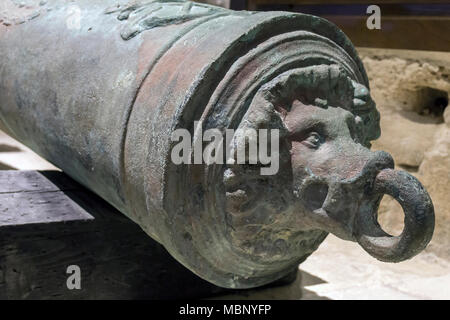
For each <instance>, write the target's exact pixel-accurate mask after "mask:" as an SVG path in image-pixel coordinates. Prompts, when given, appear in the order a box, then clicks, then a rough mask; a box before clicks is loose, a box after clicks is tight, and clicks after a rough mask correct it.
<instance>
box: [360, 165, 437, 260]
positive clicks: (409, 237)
mask: <svg viewBox="0 0 450 320" xmlns="http://www.w3.org/2000/svg"><path fill="white" fill-rule="evenodd" d="M373 191H374V192H375V193H377V194H388V195H390V196H392V197H393V198H394V199H395V200H397V201H398V203H400V205H401V206H402V208H403V211H404V213H405V219H404V223H405V226H404V229H403V231H402V233H401V234H400V235H399V236H391V235H389V234H387V233H386V232H384V231H383V229H381V227H380V225H379V223H378V222H377V213H376V212H373V211H371V210H367V211H365V210H361V212H360V214H359V215H358V217H357V218H356V219H357V221H356V222H357V229H356V230H357V234H356V240H357V241H358V243H359V244H360V245H361V246H362V247H363V248H364V250H366V251H367V252H368V253H369V254H370V255H372V256H374V257H375V258H377V259H378V260H381V261H386V262H400V261H403V260H406V259H410V258H412V257H413V256H415V255H416V254H417V253H419V252H420V251H421V250H423V249H424V248H425V247H426V246H427V244H428V243H429V242H430V240H431V238H432V235H433V230H434V208H433V203H432V202H431V199H430V196H429V195H428V193H427V191H426V190H425V189H424V187H423V186H422V184H421V183H420V182H419V180H417V179H416V178H415V177H413V176H412V175H410V174H409V173H407V172H405V171H397V170H393V169H384V170H382V171H380V172H379V173H378V175H377V176H376V179H375V184H374V189H373Z"/></svg>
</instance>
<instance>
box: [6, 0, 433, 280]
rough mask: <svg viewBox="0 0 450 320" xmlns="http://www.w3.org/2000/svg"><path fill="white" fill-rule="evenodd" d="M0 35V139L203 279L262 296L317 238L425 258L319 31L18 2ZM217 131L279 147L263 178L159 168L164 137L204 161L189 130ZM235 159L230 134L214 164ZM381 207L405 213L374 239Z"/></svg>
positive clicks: (338, 42) (334, 43) (173, 3)
mask: <svg viewBox="0 0 450 320" xmlns="http://www.w3.org/2000/svg"><path fill="white" fill-rule="evenodd" d="M7 2H8V1H7ZM22 2H24V1H22ZM8 3H9V2H8ZM11 3H13V2H12V1H11ZM2 20H3V22H2V23H1V24H0V123H1V127H2V128H3V129H4V130H5V131H6V132H7V133H8V134H10V135H11V136H13V137H15V138H16V139H17V140H19V141H21V142H23V143H24V144H25V145H27V146H29V147H30V148H31V149H33V150H34V151H36V152H37V153H38V154H40V155H41V156H42V157H44V158H45V159H47V160H49V161H51V162H52V163H54V164H55V165H56V166H58V167H59V168H61V169H62V170H63V171H64V172H65V173H67V174H68V175H69V176H71V177H72V178H73V179H75V180H77V181H78V182H80V183H81V184H83V185H84V186H86V187H87V188H89V189H91V190H92V191H94V192H95V193H97V194H98V195H100V196H101V197H102V198H103V199H105V200H107V201H108V202H109V203H111V204H112V205H113V206H115V207H116V208H117V209H118V210H120V211H121V212H122V213H124V214H125V215H126V216H128V217H129V218H130V219H132V220H133V221H135V222H136V223H137V224H139V225H140V226H141V227H142V229H143V230H144V231H145V232H146V233H147V234H148V235H150V236H151V237H152V238H153V239H155V240H157V241H158V242H160V243H161V244H162V245H164V247H165V248H166V249H167V250H168V251H169V253H170V254H171V255H172V256H173V257H175V258H176V259H177V260H178V261H180V262H181V263H182V264H183V265H184V266H186V267H187V268H189V269H190V270H192V271H193V272H194V273H196V274H197V275H199V276H200V277H202V278H204V279H206V280H208V281H210V282H212V283H215V284H217V285H219V286H222V287H228V288H248V287H255V286H260V285H264V284H267V283H270V282H273V281H275V280H277V279H280V278H282V277H283V276H285V275H287V274H288V273H289V272H291V271H292V270H293V269H296V268H297V266H298V264H299V263H301V262H302V261H304V260H305V259H306V258H307V257H308V256H309V255H310V254H311V253H312V252H314V250H316V249H317V247H318V246H319V244H320V243H321V242H322V241H323V240H324V239H325V237H326V236H327V234H328V233H329V232H331V233H333V234H335V235H337V236H339V237H340V238H343V239H346V240H351V241H357V242H358V243H359V244H360V245H361V246H362V247H363V248H364V249H365V250H366V251H367V252H369V253H370V254H371V255H372V256H374V257H375V258H377V259H379V260H382V261H388V262H398V261H402V260H405V259H408V258H411V257H412V256H414V255H415V254H417V253H418V252H420V251H421V250H423V249H424V248H425V247H426V245H427V244H428V242H429V241H430V239H431V237H432V233H433V229H434V210H433V205H432V202H431V199H430V198H429V196H428V194H427V192H426V191H425V190H424V188H423V187H422V185H421V184H420V182H419V181H418V180H417V179H415V178H414V177H412V176H411V175H409V174H408V173H406V172H403V171H397V170H394V162H393V159H392V157H391V156H390V155H389V154H387V153H385V152H381V151H377V152H372V151H370V150H369V149H370V146H371V144H370V141H372V140H374V139H377V138H378V136H379V135H380V128H379V113H378V111H377V110H376V107H375V103H374V102H373V100H372V99H371V97H370V91H369V83H368V79H367V76H366V73H365V70H364V67H363V65H362V63H361V61H360V59H359V57H358V55H357V53H356V51H355V49H354V47H353V46H352V44H351V42H350V41H349V39H348V38H347V37H346V36H345V35H344V34H343V33H342V32H341V31H340V30H339V29H338V28H337V27H336V26H335V25H333V24H332V23H330V22H328V21H326V20H324V19H321V18H318V17H314V16H310V15H305V14H294V13H288V12H259V13H257V12H247V11H241V12H237V11H232V10H227V9H223V8H218V7H214V6H209V5H205V4H199V3H193V2H189V1H187V2H185V1H179V0H169V1H128V0H127V1H125V0H122V1H112V0H111V1H99V0H94V1H88V0H82V1H77V2H76V3H73V2H70V1H54V0H50V1H34V0H29V1H25V5H23V4H22V5H17V6H16V5H10V6H9V7H8V8H7V10H6V13H5V16H3V17H2ZM196 123H197V124H198V123H201V126H198V125H197V126H196V125H195V124H196ZM213 128H214V129H215V130H218V131H219V132H226V131H227V130H238V129H244V130H246V129H255V130H260V129H267V130H274V129H276V130H278V131H277V132H279V140H277V141H278V142H279V150H278V152H277V156H278V159H279V165H278V168H277V170H276V173H275V174H272V175H263V174H261V172H260V169H261V168H262V167H265V166H266V165H265V164H263V163H261V162H259V161H256V163H254V164H244V165H241V164H236V163H233V162H227V161H225V162H223V163H218V162H213V163H195V164H190V163H175V162H174V161H172V160H173V159H172V157H171V154H172V151H173V149H174V147H175V146H177V142H176V141H174V140H173V139H172V136H173V133H174V132H175V131H176V130H178V129H184V130H187V131H188V132H189V133H190V134H191V135H190V136H191V137H192V144H193V145H194V144H196V143H200V145H202V146H203V145H207V142H205V141H204V140H202V137H201V135H199V134H198V133H199V130H200V129H202V130H207V129H213ZM236 132H237V131H236ZM247 143H248V139H247V138H246V137H245V136H240V135H237V134H235V135H233V136H232V138H231V139H230V141H227V142H226V143H225V146H224V147H229V146H230V145H232V146H234V147H236V146H238V147H239V146H243V145H244V146H245V145H246V144H247ZM233 150H234V149H233ZM190 156H191V155H189V157H190ZM231 156H232V157H233V156H234V153H233V152H231ZM384 194H389V195H391V196H392V197H394V198H395V199H396V200H397V201H398V202H399V203H400V204H401V205H402V207H403V209H404V212H405V227H404V230H403V232H402V234H401V235H399V236H391V235H389V234H387V233H386V232H384V231H383V230H382V229H381V227H380V226H379V224H378V222H377V210H378V206H379V203H380V201H381V198H382V197H383V195H384Z"/></svg>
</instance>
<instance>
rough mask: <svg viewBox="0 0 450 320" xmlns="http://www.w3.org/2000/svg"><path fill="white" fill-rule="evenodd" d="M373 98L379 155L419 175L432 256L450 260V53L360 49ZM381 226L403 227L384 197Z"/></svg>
mask: <svg viewBox="0 0 450 320" xmlns="http://www.w3.org/2000/svg"><path fill="white" fill-rule="evenodd" d="M359 53H360V56H361V58H362V59H363V63H364V65H365V67H366V70H367V73H368V76H369V80H370V85H371V92H372V96H373V97H374V99H375V101H376V103H377V106H378V109H379V111H380V113H381V132H382V134H381V137H380V139H379V140H377V141H375V142H374V144H373V149H375V150H385V151H387V152H389V153H391V154H392V156H393V157H394V159H395V161H396V166H397V167H398V168H399V169H403V170H406V171H408V172H410V173H411V174H413V175H415V176H416V177H417V178H418V179H419V180H420V181H421V182H422V183H423V184H424V185H425V187H426V188H427V190H428V192H429V193H430V196H431V198H432V200H433V203H434V207H435V214H436V229H435V233H434V237H433V240H432V241H431V243H430V245H429V247H428V248H427V250H428V251H431V252H434V253H436V254H437V255H439V256H443V257H445V258H450V249H449V248H450V228H449V226H450V108H446V106H447V104H448V96H449V94H450V53H438V52H421V51H420V52H419V51H403V50H382V49H359ZM380 223H381V224H382V226H383V227H384V228H385V229H386V230H387V231H390V232H391V233H394V234H399V233H400V232H401V230H402V228H403V213H402V210H401V208H400V206H399V205H398V204H397V202H395V201H394V200H392V199H391V198H389V197H385V198H384V199H383V201H382V204H381V208H380Z"/></svg>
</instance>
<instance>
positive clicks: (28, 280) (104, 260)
mask: <svg viewBox="0 0 450 320" xmlns="http://www.w3.org/2000/svg"><path fill="white" fill-rule="evenodd" d="M70 265H77V266H79V267H80V269H81V289H80V290H76V289H74V290H69V289H68V288H67V285H66V281H67V279H68V277H69V276H70V274H67V273H66V271H67V267H68V266H70ZM226 292H229V291H228V290H225V289H222V288H219V287H217V286H214V285H212V284H210V283H208V282H206V281H204V280H202V279H200V278H199V277H197V276H196V275H195V274H193V273H192V272H190V271H189V270H188V269H186V268H185V267H183V266H182V265H181V264H179V263H178V262H177V261H176V260H174V259H173V258H172V257H171V256H170V255H169V254H168V253H167V252H166V250H165V249H164V248H163V247H162V246H161V245H160V244H158V243H157V242H155V241H154V240H152V239H151V238H150V237H149V236H148V235H146V234H145V233H144V232H143V231H142V230H141V229H140V227H139V226H138V225H136V224H135V223H133V222H132V221H131V220H129V219H128V218H126V217H125V216H123V215H122V214H121V213H119V212H118V211H117V210H115V209H114V208H113V207H111V206H110V205H108V204H107V203H106V202H105V201H103V200H102V199H100V198H99V197H97V196H96V195H95V194H93V193H91V192H89V191H88V190H86V189H85V188H83V187H82V186H80V185H78V184H77V183H76V182H74V181H73V180H71V179H70V178H68V177H67V176H66V175H64V174H63V173H61V172H57V171H48V172H37V171H0V299H177V298H200V297H210V296H213V295H217V294H222V293H226Z"/></svg>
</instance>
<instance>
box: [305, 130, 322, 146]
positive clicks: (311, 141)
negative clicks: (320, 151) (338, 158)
mask: <svg viewBox="0 0 450 320" xmlns="http://www.w3.org/2000/svg"><path fill="white" fill-rule="evenodd" d="M321 142H322V137H321V136H320V135H319V134H318V133H317V132H311V133H310V134H308V136H307V137H306V139H305V140H303V143H304V144H306V145H307V146H308V147H310V148H314V149H317V148H318V147H319V146H320V144H321Z"/></svg>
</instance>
